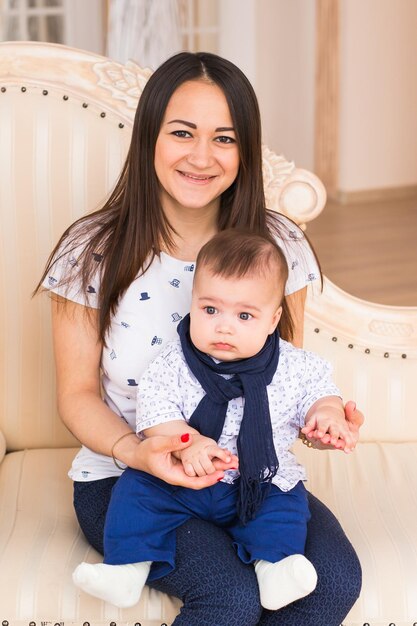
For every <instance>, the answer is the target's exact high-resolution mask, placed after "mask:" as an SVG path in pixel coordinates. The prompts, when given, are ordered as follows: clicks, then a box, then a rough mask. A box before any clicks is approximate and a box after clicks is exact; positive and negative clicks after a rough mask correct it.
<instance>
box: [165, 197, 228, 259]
mask: <svg viewBox="0 0 417 626" xmlns="http://www.w3.org/2000/svg"><path fill="white" fill-rule="evenodd" d="M166 215H167V218H168V221H169V223H170V224H171V226H172V227H173V229H174V231H175V233H173V234H172V239H173V244H174V246H173V248H172V249H169V250H168V249H166V247H164V246H162V249H163V250H164V252H167V253H168V254H170V255H171V256H173V257H175V258H177V259H180V260H182V261H194V260H195V259H196V257H197V254H198V253H199V251H200V249H201V248H202V246H204V244H205V243H207V241H209V239H211V238H212V237H213V236H214V235H215V234H216V233H217V230H218V228H217V210H212V211H204V210H202V211H198V210H189V211H187V209H182V210H181V211H180V212H176V211H167V212H166Z"/></svg>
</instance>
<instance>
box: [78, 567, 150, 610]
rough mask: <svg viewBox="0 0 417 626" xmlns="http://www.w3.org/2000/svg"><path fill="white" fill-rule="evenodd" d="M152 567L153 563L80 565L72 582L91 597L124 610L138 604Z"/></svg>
mask: <svg viewBox="0 0 417 626" xmlns="http://www.w3.org/2000/svg"><path fill="white" fill-rule="evenodd" d="M151 564H152V562H151V561H143V562H142V563H129V564H127V565H107V564H105V563H96V564H94V565H93V564H91V563H80V565H78V567H76V568H75V570H74V572H73V574H72V580H73V581H74V584H75V585H76V586H77V587H79V588H80V589H82V590H83V591H86V592H87V593H89V594H90V595H92V596H95V597H96V598H100V599H101V600H105V601H106V602H109V603H110V604H114V606H117V607H119V608H121V609H125V608H127V607H129V606H134V605H135V604H137V603H138V602H139V599H140V596H141V593H142V589H143V587H144V586H145V582H146V579H147V577H148V574H149V569H150V567H151Z"/></svg>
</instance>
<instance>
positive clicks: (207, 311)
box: [204, 306, 216, 315]
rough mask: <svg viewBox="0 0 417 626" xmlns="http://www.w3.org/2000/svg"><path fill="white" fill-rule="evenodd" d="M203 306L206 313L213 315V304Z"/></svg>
mask: <svg viewBox="0 0 417 626" xmlns="http://www.w3.org/2000/svg"><path fill="white" fill-rule="evenodd" d="M204 308H205V310H206V313H207V314H208V315H214V314H215V313H216V309H215V308H214V306H206V307H204Z"/></svg>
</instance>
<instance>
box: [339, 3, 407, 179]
mask: <svg viewBox="0 0 417 626" xmlns="http://www.w3.org/2000/svg"><path fill="white" fill-rule="evenodd" d="M416 61H417V2H416V0H395V1H393V0H342V2H341V84H340V87H341V112H340V177H339V181H340V184H339V187H340V189H341V190H342V191H359V190H367V189H381V188H385V187H400V186H409V185H417V70H416Z"/></svg>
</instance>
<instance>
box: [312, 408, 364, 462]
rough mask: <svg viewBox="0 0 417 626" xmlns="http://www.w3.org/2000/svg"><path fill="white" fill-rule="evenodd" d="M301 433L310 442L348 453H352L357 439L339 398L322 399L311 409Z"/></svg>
mask: <svg viewBox="0 0 417 626" xmlns="http://www.w3.org/2000/svg"><path fill="white" fill-rule="evenodd" d="M301 432H302V433H304V434H305V435H306V437H307V438H308V439H310V440H312V439H316V440H318V441H320V442H321V443H322V444H323V445H329V446H333V447H334V448H337V449H340V450H343V451H344V452H346V453H349V452H352V451H353V450H354V448H355V445H356V438H355V437H354V435H353V434H352V433H351V431H350V429H349V426H348V424H347V423H346V420H345V413H344V409H343V405H342V403H341V401H340V400H339V399H338V398H333V397H329V398H322V399H321V400H318V401H317V402H315V403H314V405H313V406H312V407H311V408H310V410H309V412H308V414H307V417H306V423H305V426H304V427H303V428H302V429H301Z"/></svg>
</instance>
